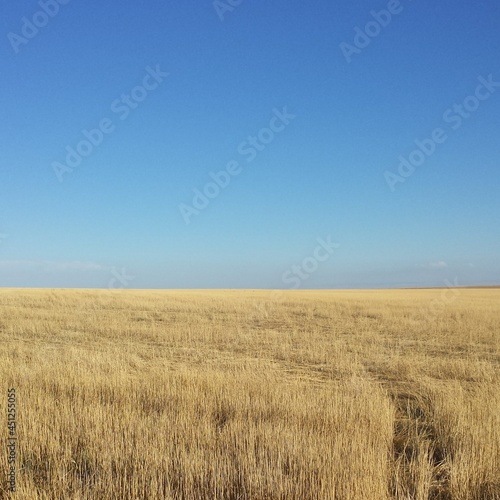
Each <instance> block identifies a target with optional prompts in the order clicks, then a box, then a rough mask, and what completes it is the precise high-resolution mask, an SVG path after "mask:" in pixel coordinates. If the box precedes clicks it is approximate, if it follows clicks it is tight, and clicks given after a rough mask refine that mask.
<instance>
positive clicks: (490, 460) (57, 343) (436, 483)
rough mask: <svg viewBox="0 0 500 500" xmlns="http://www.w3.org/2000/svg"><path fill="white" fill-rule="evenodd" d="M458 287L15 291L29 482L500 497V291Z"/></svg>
mask: <svg viewBox="0 0 500 500" xmlns="http://www.w3.org/2000/svg"><path fill="white" fill-rule="evenodd" d="M455 293H456V295H451V299H450V294H448V296H447V297H445V296H444V295H442V294H443V291H442V290H420V291H419V290H404V291H338V292H337V291H335V292H332V291H304V292H302V291H301V292H298V291H296V292H285V294H284V295H283V297H282V298H280V299H279V300H274V299H272V298H271V295H270V293H269V292H265V291H122V292H115V291H107V290H106V291H88V290H73V291H62V290H61V291H50V290H45V291H42V290H39V291H38V290H0V381H1V393H2V394H3V396H1V398H2V399H1V400H0V407H1V408H3V409H2V417H1V418H0V439H1V440H2V443H5V441H6V438H7V424H6V415H5V405H6V402H7V388H8V387H15V388H16V390H17V398H18V437H19V443H18V444H19V446H18V457H17V467H18V471H17V493H16V494H15V497H16V498H18V499H23V500H24V499H27V500H28V499H29V500H35V499H65V500H66V499H103V500H106V499H128V498H130V499H132V498H133V499H163V498H165V499H169V498H172V499H173V498H176V499H177V498H183V499H189V500H191V499H205V498H206V499H279V498H281V499H342V500H344V499H347V500H348V499H363V500H366V499H375V500H379V499H381V500H382V499H386V498H387V499H389V498H398V499H410V498H415V499H427V498H433V499H471V500H472V499H478V500H483V499H489V498H492V499H493V498H500V472H499V471H500V391H499V387H500V385H499V381H500V370H499V359H500V356H499V354H500V352H499V325H500V308H499V299H500V290H494V289H490V290H488V289H482V290H480V289H467V290H466V289H462V290H456V291H455ZM445 298H446V300H445ZM449 299H450V300H449ZM3 449H4V450H5V448H4V447H3ZM6 470H7V454H6V452H5V451H4V452H2V453H1V454H0V471H6ZM6 490H7V480H6V474H5V473H2V474H1V476H0V498H9V496H8V493H7V492H6Z"/></svg>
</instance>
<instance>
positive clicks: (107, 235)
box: [0, 0, 500, 289]
mask: <svg viewBox="0 0 500 500" xmlns="http://www.w3.org/2000/svg"><path fill="white" fill-rule="evenodd" d="M499 26H500V4H499V3H498V2H495V1H493V0H488V1H478V2H463V1H462V2H457V1H456V0H442V1H440V2H430V1H429V2H417V1H415V0H401V2H398V0H391V1H389V2H387V1H386V0H383V1H365V0H361V1H356V2H353V1H351V0H340V1H336V2H332V1H331V0H328V1H327V0H318V1H316V2H304V1H300V2H299V1H292V2H290V1H284V0H273V1H272V2H271V1H264V0H254V1H250V0H243V1H241V0H221V1H218V2H213V1H211V0H196V1H194V0H187V1H182V2H168V1H165V0H162V1H159V0H151V1H149V2H129V3H125V4H124V3H123V2H117V1H109V2H97V1H88V2H77V1H76V0H69V1H68V0H64V2H63V1H62V0H59V2H57V1H56V0H46V1H45V2H44V1H43V0H40V1H38V2H36V1H33V0H24V1H22V2H14V1H7V2H3V6H2V16H1V20H0V27H1V33H2V40H3V41H2V43H1V44H0V57H1V61H2V73H1V78H0V111H1V116H2V120H1V122H0V141H1V142H0V144H1V147H0V167H1V177H0V286H26V287H30V286H34V287H45V286H46V287H103V288H106V287H121V286H124V287H128V288H150V287H151V288H219V287H222V288H284V289H287V288H295V287H300V288H351V287H356V288H359V287H389V286H416V285H422V286H427V285H431V286H432V285H438V286H448V284H450V283H452V284H459V285H468V284H489V283H499V282H500V262H499V258H498V257H499V255H500V231H499V227H500V224H499V222H500V221H499V215H500V196H499V185H500V182H499V181H500V164H499V158H500V127H499V125H500V123H499V120H500V83H498V82H500V59H499V55H500V30H499ZM367 33H368V34H367ZM416 141H417V142H416ZM418 141H420V142H418Z"/></svg>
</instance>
